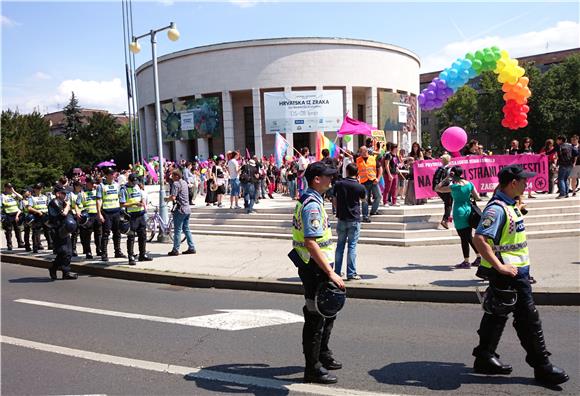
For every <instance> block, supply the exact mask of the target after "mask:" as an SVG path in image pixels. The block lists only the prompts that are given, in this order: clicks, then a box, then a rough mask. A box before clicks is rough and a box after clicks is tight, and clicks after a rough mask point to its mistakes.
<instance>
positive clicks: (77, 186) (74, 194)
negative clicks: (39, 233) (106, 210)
mask: <svg viewBox="0 0 580 396" xmlns="http://www.w3.org/2000/svg"><path fill="white" fill-rule="evenodd" d="M72 187H73V190H72V191H71V192H69V193H67V199H68V200H69V203H70V207H71V213H72V214H73V216H74V219H75V220H78V219H79V218H80V215H81V213H82V211H83V208H82V206H79V205H78V202H79V201H78V196H79V194H80V193H81V191H82V189H83V186H82V184H81V182H80V181H78V180H75V181H73V182H72ZM80 204H81V205H82V202H80ZM79 233H80V230H79V227H78V224H77V229H76V230H75V231H74V232H72V233H71V245H72V256H73V257H78V253H77V242H78V239H79Z"/></svg>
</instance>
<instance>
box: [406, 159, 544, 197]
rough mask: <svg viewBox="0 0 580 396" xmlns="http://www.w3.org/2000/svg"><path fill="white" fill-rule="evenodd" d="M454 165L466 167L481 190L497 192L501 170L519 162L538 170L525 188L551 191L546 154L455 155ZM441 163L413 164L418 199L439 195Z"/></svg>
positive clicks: (464, 168) (471, 180)
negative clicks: (435, 179)
mask: <svg viewBox="0 0 580 396" xmlns="http://www.w3.org/2000/svg"><path fill="white" fill-rule="evenodd" d="M455 165H459V166H461V167H462V168H463V177H464V178H465V179H467V180H469V181H470V182H472V183H473V184H474V186H475V189H476V190H477V191H478V192H480V193H481V192H492V191H494V190H495V187H496V186H497V184H498V178H497V175H498V173H499V171H500V170H501V169H502V168H503V167H505V166H508V165H520V166H522V167H523V168H524V169H526V170H528V171H531V172H536V173H537V175H536V176H534V177H533V178H531V179H529V180H528V185H527V187H526V190H531V191H548V159H547V157H546V156H545V155H543V154H520V155H489V156H485V155H475V156H469V157H456V158H452V159H451V161H450V166H451V167H452V166H455ZM440 166H441V161H439V160H423V161H416V162H415V163H414V164H413V174H414V179H413V183H414V184H415V196H416V198H417V199H420V198H431V197H434V196H436V195H437V193H436V192H435V187H434V186H433V176H434V175H435V171H436V170H437V168H438V167H440Z"/></svg>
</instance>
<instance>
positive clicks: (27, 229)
mask: <svg viewBox="0 0 580 396" xmlns="http://www.w3.org/2000/svg"><path fill="white" fill-rule="evenodd" d="M30 195H31V193H30V190H24V191H23V192H22V200H21V201H20V211H21V212H22V214H21V216H23V217H24V221H23V228H24V250H25V251H27V252H31V251H32V246H31V244H30V235H31V233H32V228H31V225H32V224H31V222H30V220H31V217H32V219H34V215H32V214H29V212H28V200H29V198H30Z"/></svg>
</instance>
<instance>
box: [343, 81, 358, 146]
mask: <svg viewBox="0 0 580 396" xmlns="http://www.w3.org/2000/svg"><path fill="white" fill-rule="evenodd" d="M352 106H353V103H352V86H351V85H347V86H345V87H344V114H347V113H348V114H349V116H350V117H352V118H355V117H354V113H353V109H352ZM355 136H356V135H353V136H352V137H351V139H350V142H348V143H346V148H347V149H349V150H350V151H353V150H354V137H355Z"/></svg>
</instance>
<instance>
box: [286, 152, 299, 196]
mask: <svg viewBox="0 0 580 396" xmlns="http://www.w3.org/2000/svg"><path fill="white" fill-rule="evenodd" d="M286 179H287V180H288V195H290V198H291V199H292V200H293V201H294V200H296V199H298V185H297V179H298V166H297V165H296V163H295V162H294V161H292V162H290V164H288V170H287V171H286Z"/></svg>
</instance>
